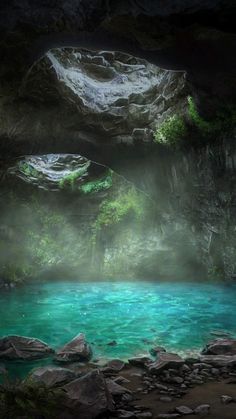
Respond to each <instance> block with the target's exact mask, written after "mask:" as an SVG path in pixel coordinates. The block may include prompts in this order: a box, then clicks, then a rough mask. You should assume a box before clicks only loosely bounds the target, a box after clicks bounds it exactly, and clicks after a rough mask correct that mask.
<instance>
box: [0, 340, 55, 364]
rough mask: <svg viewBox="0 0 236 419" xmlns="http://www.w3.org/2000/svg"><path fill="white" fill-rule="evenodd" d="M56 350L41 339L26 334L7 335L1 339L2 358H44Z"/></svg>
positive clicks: (0, 355)
mask: <svg viewBox="0 0 236 419" xmlns="http://www.w3.org/2000/svg"><path fill="white" fill-rule="evenodd" d="M53 352H54V350H53V349H52V348H50V347H49V346H48V345H47V344H46V343H44V342H42V341H41V340H39V339H35V338H30V337H25V336H17V335H12V336H6V337H4V338H2V339H0V359H8V360H27V361H29V360H33V359H39V358H44V357H47V356H49V355H50V354H52V353H53Z"/></svg>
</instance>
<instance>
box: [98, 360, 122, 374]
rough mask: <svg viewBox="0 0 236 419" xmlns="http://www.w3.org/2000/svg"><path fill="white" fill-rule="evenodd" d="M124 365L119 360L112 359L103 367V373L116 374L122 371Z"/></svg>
mask: <svg viewBox="0 0 236 419" xmlns="http://www.w3.org/2000/svg"><path fill="white" fill-rule="evenodd" d="M124 367H125V363H124V362H123V361H121V360H120V359H112V360H111V361H109V362H108V363H107V364H106V365H105V367H104V368H103V369H102V371H103V372H104V373H116V372H120V371H121V370H123V368H124Z"/></svg>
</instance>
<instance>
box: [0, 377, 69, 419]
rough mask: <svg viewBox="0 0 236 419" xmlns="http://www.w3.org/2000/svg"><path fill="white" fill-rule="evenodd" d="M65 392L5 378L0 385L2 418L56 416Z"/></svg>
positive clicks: (27, 418) (28, 418) (61, 406)
mask: <svg viewBox="0 0 236 419" xmlns="http://www.w3.org/2000/svg"><path fill="white" fill-rule="evenodd" d="M64 400H65V392H64V391H63V390H62V389H49V388H47V387H46V386H43V385H41V384H40V385H38V384H37V385H36V384H32V383H21V382H11V381H9V380H7V379H5V382H4V384H2V385H0V412H1V417H2V418H4V419H13V418H17V417H24V418H25V419H32V418H39V417H40V418H42V419H51V418H53V417H57V415H58V413H59V411H60V410H61V409H62V408H64V409H65V406H63V404H64Z"/></svg>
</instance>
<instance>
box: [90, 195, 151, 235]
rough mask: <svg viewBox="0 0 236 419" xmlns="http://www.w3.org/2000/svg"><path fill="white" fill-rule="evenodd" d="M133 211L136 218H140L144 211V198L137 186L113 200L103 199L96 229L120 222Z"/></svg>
mask: <svg viewBox="0 0 236 419" xmlns="http://www.w3.org/2000/svg"><path fill="white" fill-rule="evenodd" d="M130 213H132V214H133V215H134V217H135V218H136V219H140V218H141V217H142V215H143V213H144V208H143V198H142V197H141V196H140V194H139V193H138V192H137V190H136V189H135V187H131V188H130V189H129V190H128V191H126V192H123V193H121V194H119V195H118V196H117V197H115V198H114V199H111V200H106V201H103V203H102V204H101V205H100V212H99V214H98V217H97V220H96V222H95V227H96V229H101V227H103V226H104V227H108V226H110V225H114V224H118V223H119V222H120V221H122V220H123V219H124V218H125V217H126V216H127V215H128V214H130Z"/></svg>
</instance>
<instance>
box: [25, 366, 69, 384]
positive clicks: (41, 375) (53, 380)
mask: <svg viewBox="0 0 236 419" xmlns="http://www.w3.org/2000/svg"><path fill="white" fill-rule="evenodd" d="M75 378H76V374H75V373H74V372H73V371H71V370H69V369H67V368H60V367H53V366H48V367H41V368H37V369H35V370H33V371H31V373H30V374H29V376H28V377H27V380H30V381H33V382H36V383H43V384H45V385H46V386H48V387H52V386H59V385H62V384H65V383H67V382H69V381H72V380H74V379H75Z"/></svg>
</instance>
